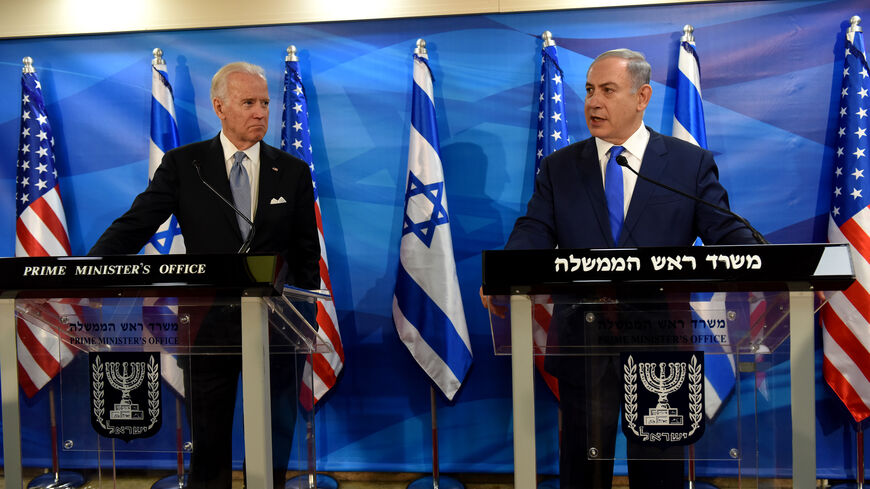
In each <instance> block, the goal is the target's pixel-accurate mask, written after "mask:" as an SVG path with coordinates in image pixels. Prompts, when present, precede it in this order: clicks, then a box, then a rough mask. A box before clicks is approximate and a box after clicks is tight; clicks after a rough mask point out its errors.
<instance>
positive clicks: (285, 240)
mask: <svg viewBox="0 0 870 489" xmlns="http://www.w3.org/2000/svg"><path fill="white" fill-rule="evenodd" d="M211 99H212V106H213V107H214V111H215V114H216V115H217V116H218V118H219V119H220V122H221V131H220V133H219V134H218V135H217V136H215V137H214V138H213V139H211V140H207V141H201V142H198V143H193V144H188V145H186V146H182V147H179V148H176V149H173V150H171V151H168V152H167V153H166V154H165V155H164V157H163V161H162V162H161V164H160V166H159V167H158V168H157V170H156V171H155V172H154V177H153V179H152V180H151V183H150V184H149V185H148V188H147V189H145V191H144V192H142V193H141V194H139V195H138V196H137V197H136V199H135V200H134V201H133V204H132V206H131V207H130V209H129V210H128V211H127V212H126V213H125V214H124V215H123V216H121V217H119V218H118V219H116V220H115V222H113V223H112V225H111V226H109V228H108V229H107V230H106V231H105V232H104V233H103V235H102V236H101V237H100V239H99V240H97V243H96V244H95V245H94V247H93V248H91V250H90V252H89V254H90V255H113V254H133V253H137V252H138V251H139V250H140V249H141V248H142V247H143V246H144V245H145V243H146V242H147V241H148V240H149V239H150V238H151V236H152V235H154V232H155V231H156V230H157V228H158V226H160V224H161V223H163V222H164V221H165V220H166V219H167V218H168V217H169V216H170V215H171V214H175V216H176V217H177V219H178V224H179V226H180V227H181V232H182V234H183V235H184V242H185V245H186V248H187V252H189V253H239V252H241V253H244V252H248V251H250V252H256V253H276V254H280V255H281V256H282V257H283V259H284V262H285V263H286V264H287V265H288V266H287V270H288V271H287V277H286V281H287V283H288V284H292V285H295V286H297V287H302V288H306V289H315V288H318V287H319V285H320V271H319V266H318V262H319V260H320V244H319V241H318V237H317V227H316V223H315V215H314V193H313V186H312V182H311V173H310V171H309V169H308V166H307V165H306V164H305V163H304V162H303V161H301V160H299V159H297V158H295V157H293V156H291V155H289V154H287V153H285V152H283V151H280V150H278V149H276V148H273V147H272V146H269V145H268V144H266V143H264V142H263V141H262V139H263V137H264V136H265V135H266V130H267V129H268V126H269V91H268V87H267V85H266V77H265V73H264V71H263V69H262V68H260V67H259V66H255V65H252V64H249V63H242V62H237V63H230V64H228V65H226V66H224V67H223V68H221V69H220V70H218V72H217V73H216V74H215V75H214V78H213V79H212V85H211ZM206 184H208V185H210V186H211V187H213V188H214V189H215V190H216V192H217V193H219V194H221V195H222V196H223V197H224V198H225V199H227V200H228V201H230V202H233V203H234V206H235V207H236V209H238V211H239V212H238V214H243V215H244V216H245V218H243V217H241V216H239V215H238V214H237V212H236V210H234V209H232V208H231V207H230V206H228V205H227V204H226V203H224V202H222V201H221V199H220V198H219V197H218V196H217V195H215V193H214V191H213V190H211V189H209V188H208V186H207V185H206ZM250 221H252V222H253V226H252V225H251V224H250ZM200 310H201V314H199V315H198V316H199V317H197V320H196V321H197V322H198V323H201V326H200V327H199V329H198V332H197V333H196V337H195V338H193V339H192V341H193V344H194V347H202V348H207V347H208V346H221V347H223V346H227V345H240V344H241V330H240V327H241V314H240V308H239V305H238V304H228V305H225V306H224V305H220V306H218V305H215V306H213V307H209V308H206V309H205V310H204V311H202V308H200ZM307 313H308V315H309V318H308V319H309V320H310V321H313V311H311V310H309V311H307ZM191 317H192V319H191V324H193V323H194V319H193V317H194V315H192V316H191ZM277 340H278V339H277V338H275V337H274V336H273V338H272V339H271V341H272V342H273V343H274V342H275V341H277ZM200 351H204V350H200ZM300 357H301V356H300ZM270 360H271V361H270V363H271V370H272V374H271V378H272V393H273V396H272V397H273V399H272V405H273V407H272V413H273V420H272V425H273V449H272V452H273V459H274V467H275V470H274V474H273V478H274V487H276V488H278V487H280V488H283V487H284V482H285V477H286V470H287V463H288V461H289V457H290V446H291V441H292V437H293V426H294V423H295V414H296V404H295V399H296V398H297V396H296V392H293V387H292V386H294V385H295V384H296V383H297V381H298V379H299V378H300V375H299V374H298V373H297V370H299V369H300V367H301V362H300V360H304V357H301V358H294V356H293V355H272V356H271V359H270ZM179 364H180V365H181V366H182V368H183V370H184V374H185V391H186V399H185V400H186V403H187V409H188V418H189V420H190V424H191V435H192V438H193V452H192V453H191V462H190V474H189V479H188V483H187V486H186V487H187V488H188V489H230V487H231V485H232V425H233V412H234V409H235V399H236V388H237V384H238V379H239V374H240V372H241V360H240V356H239V355H232V356H227V355H209V354H203V355H194V356H191V357H189V358H179ZM288 390H289V391H291V392H288ZM279 401H280V402H281V404H277V403H278V402H279ZM281 416H283V417H281ZM257 489H260V488H257Z"/></svg>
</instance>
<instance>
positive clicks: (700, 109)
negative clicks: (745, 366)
mask: <svg viewBox="0 0 870 489" xmlns="http://www.w3.org/2000/svg"><path fill="white" fill-rule="evenodd" d="M687 28H688V26H687ZM677 66H678V69H679V72H678V73H677V101H676V105H675V107H674V128H673V136H674V137H676V138H679V139H682V140H683V141H686V142H689V143H692V144H694V145H695V146H700V147H702V148H704V149H707V129H706V127H705V125H704V105H703V101H702V100H701V68H700V64H699V62H698V53H697V52H696V51H695V41H694V37H693V36H692V34H691V30H687V31H686V33H685V35H684V36H683V38H682V39H681V41H680V55H679V61H678V62H677ZM695 244H696V245H700V244H703V243H701V242H700V239H699V240H697V241H696V242H695ZM716 303H718V304H719V306H718V307H709V306H710V305H711V304H716ZM724 303H725V294H716V295H714V296H713V297H711V298H705V299H701V298H699V297H696V296H693V302H692V306H693V311H694V313H695V314H696V315H697V316H699V318H700V319H702V320H703V321H704V322H708V323H710V324H712V323H714V322H722V324H726V322H725V318H724V309H725V308H724ZM702 306H706V307H702ZM713 311H716V313H714V312H713ZM704 362H705V364H706V365H705V369H704V387H705V393H706V395H705V399H704V404H705V406H704V411H705V412H706V414H707V417H708V418H713V417H714V416H716V414H717V413H718V412H719V410H720V409H721V408H722V403H723V402H724V401H725V399H726V398H727V397H728V395H729V394H731V391H733V390H734V386H735V385H736V383H737V370H736V365H735V364H734V357H733V355H728V354H720V355H705V357H704Z"/></svg>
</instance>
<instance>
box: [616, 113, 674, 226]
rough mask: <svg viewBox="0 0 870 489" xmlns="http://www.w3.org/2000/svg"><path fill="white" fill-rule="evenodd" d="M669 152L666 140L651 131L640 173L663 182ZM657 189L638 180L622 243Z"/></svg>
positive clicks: (629, 205)
mask: <svg viewBox="0 0 870 489" xmlns="http://www.w3.org/2000/svg"><path fill="white" fill-rule="evenodd" d="M667 152H668V150H667V148H665V140H664V138H663V137H662V135H661V134H659V133H657V132H655V131H653V130H652V129H650V134H649V143H647V146H646V151H645V152H644V154H643V160H642V161H641V165H640V171H641V172H642V173H643V176H645V177H647V178H651V179H653V180H656V181H661V180H662V178H661V176H662V174H663V173H664V171H665V168H666V167H667V160H666V158H665V157H666V155H667ZM626 171H630V170H626ZM655 187H656V186H655V185H653V184H652V183H650V182H647V181H646V180H644V179H642V178H638V179H637V183H636V184H635V185H634V192H633V193H632V194H631V202H629V204H628V212H627V213H626V215H625V223H624V224H623V226H622V234H621V235H620V236H619V241H620V243H622V242H624V241H625V238H626V237H627V236H630V235H631V230H632V229H634V226H635V225H636V224H637V223H638V221H639V220H640V218H641V215H642V214H643V210H644V209H645V208H646V205H647V201H649V199H650V196H651V195H652V193H653V191H654V190H655Z"/></svg>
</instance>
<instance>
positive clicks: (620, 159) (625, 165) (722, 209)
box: [616, 155, 770, 244]
mask: <svg viewBox="0 0 870 489" xmlns="http://www.w3.org/2000/svg"><path fill="white" fill-rule="evenodd" d="M616 163H617V164H618V165H619V166H621V167H623V168H628V169H629V170H630V171H631V172H632V173H634V174H635V175H637V176H638V177H640V178H642V179H644V180H646V181H647V182H649V183H651V184H653V185H658V186H659V187H662V188H664V189H667V190H670V191H671V192H674V193H678V194H680V195H682V196H683V197H688V198H690V199H692V200H694V201H695V202H700V203H702V204H704V205H708V206H710V207H712V208H714V209H716V210H718V211H719V212H724V213H725V214H728V215H729V216H732V217H733V218H735V219H737V220H738V221H740V222H741V223H743V225H744V226H746V227H747V228H749V230H750V231H751V232H752V237H754V238H755V241H757V242H758V243H759V244H770V242H768V241H767V240H766V239H764V236H762V235H761V233H760V232H758V230H757V229H755V228H754V227H752V224H749V221H747V220H746V219H744V218H743V217H742V216H741V215H739V214H737V213H736V212H734V211H732V210H731V209H727V208H725V207H722V206H719V205H716V204H714V203H712V202H707V201H706V200H704V199H700V198H698V197H695V196H694V195H692V194H687V193H686V192H683V191H682V190H677V189H675V188H674V187H671V186H669V185H665V184H664V183H662V182H659V181H656V180H653V179H652V178H648V177H645V176H643V175H641V174H640V173H638V172H637V171H635V169H634V168H632V167H630V166H628V160H627V159H626V158H625V156H622V155H619V156H617V157H616Z"/></svg>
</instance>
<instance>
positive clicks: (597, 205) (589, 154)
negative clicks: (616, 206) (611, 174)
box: [575, 139, 613, 244]
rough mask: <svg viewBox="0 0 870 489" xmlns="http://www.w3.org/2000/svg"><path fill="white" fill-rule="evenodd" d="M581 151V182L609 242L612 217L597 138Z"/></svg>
mask: <svg viewBox="0 0 870 489" xmlns="http://www.w3.org/2000/svg"><path fill="white" fill-rule="evenodd" d="M581 151H582V152H581V153H580V161H579V168H578V169H579V172H580V178H579V181H580V184H581V185H582V186H583V189H584V190H585V191H586V194H587V195H588V196H589V202H591V203H592V212H593V213H594V214H595V218H596V219H597V220H598V227H599V229H600V231H601V234H603V235H604V236H606V237H607V240H608V242H612V241H613V238H612V237H611V234H612V233H611V232H610V218H609V217H608V214H607V198H606V197H605V196H604V181H603V180H602V179H601V164H600V163H599V162H598V149H597V146H596V145H595V139H590V140H589V144H587V145H586V146H585V147H584V148H583V149H582V150H581ZM575 201H576V200H575ZM578 211H580V212H583V210H582V209H578ZM612 244H613V243H612Z"/></svg>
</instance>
